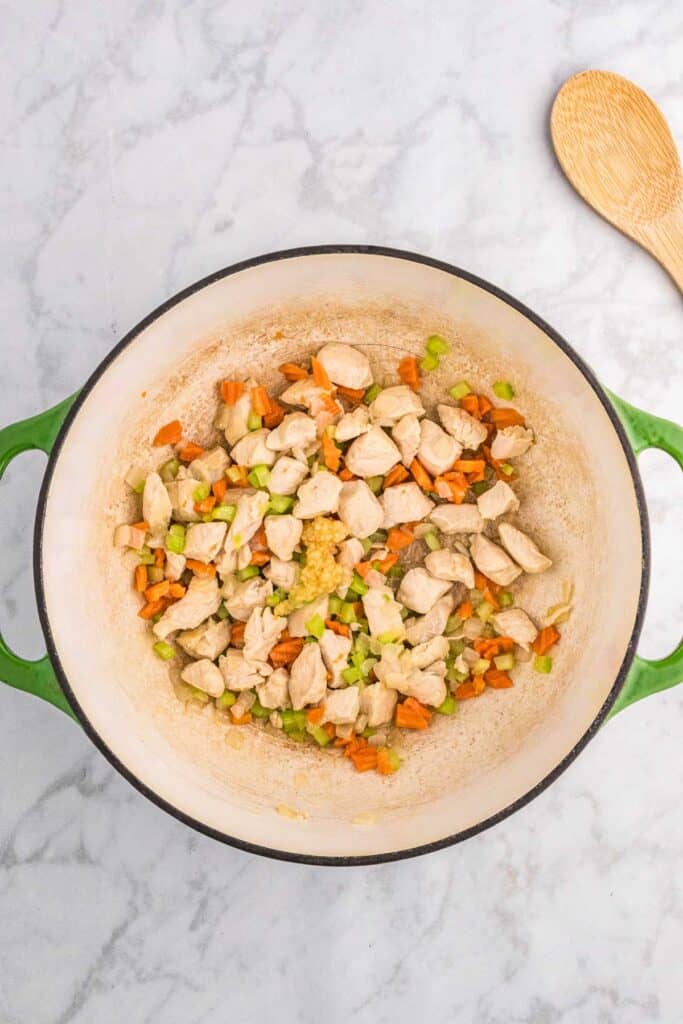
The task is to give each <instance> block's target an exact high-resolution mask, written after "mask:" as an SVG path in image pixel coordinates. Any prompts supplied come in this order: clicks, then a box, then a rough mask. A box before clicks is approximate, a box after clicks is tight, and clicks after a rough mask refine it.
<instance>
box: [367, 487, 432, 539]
mask: <svg viewBox="0 0 683 1024" xmlns="http://www.w3.org/2000/svg"><path fill="white" fill-rule="evenodd" d="M379 500H380V503H381V505H382V508H383V509H384V519H383V520H382V526H383V528H384V529H385V530H389V529H391V527H392V526H396V524H397V523H416V522H419V520H421V519H424V518H425V517H426V516H428V515H429V513H430V512H431V511H432V509H433V508H434V502H433V501H432V500H431V498H428V497H427V495H426V494H425V493H424V492H423V491H421V490H420V488H419V487H418V485H417V484H416V483H414V481H412V480H410V481H408V482H407V483H405V484H395V485H394V487H387V489H386V490H385V491H384V492H383V493H382V496H381V498H380V499H379Z"/></svg>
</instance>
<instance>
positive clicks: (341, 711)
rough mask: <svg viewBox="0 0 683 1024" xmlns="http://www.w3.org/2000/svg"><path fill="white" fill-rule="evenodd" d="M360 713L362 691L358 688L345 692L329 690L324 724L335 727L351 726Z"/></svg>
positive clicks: (349, 687)
mask: <svg viewBox="0 0 683 1024" xmlns="http://www.w3.org/2000/svg"><path fill="white" fill-rule="evenodd" d="M359 711H360V691H359V689H358V687H357V686H347V687H346V689H344V690H328V691H327V693H326V694H325V714H324V717H323V722H332V723H333V724H334V725H349V724H351V723H352V722H355V721H356V719H357V718H358V713H359Z"/></svg>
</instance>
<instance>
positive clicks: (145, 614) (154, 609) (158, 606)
mask: <svg viewBox="0 0 683 1024" xmlns="http://www.w3.org/2000/svg"><path fill="white" fill-rule="evenodd" d="M164 608H165V603H164V601H162V600H161V599H159V600H158V601H148V602H147V604H146V605H144V607H142V608H141V609H140V611H139V612H138V615H139V616H140V618H141V619H153V618H154V616H155V615H158V614H159V613H160V612H162V611H163V610H164Z"/></svg>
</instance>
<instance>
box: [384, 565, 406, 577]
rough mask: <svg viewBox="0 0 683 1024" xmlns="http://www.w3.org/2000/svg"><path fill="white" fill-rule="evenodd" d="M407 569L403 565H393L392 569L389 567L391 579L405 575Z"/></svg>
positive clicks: (388, 571) (388, 573)
mask: <svg viewBox="0 0 683 1024" xmlns="http://www.w3.org/2000/svg"><path fill="white" fill-rule="evenodd" d="M404 572H405V569H404V568H403V566H402V565H398V564H397V565H392V566H391V568H390V569H387V576H388V577H389V579H392V580H398V579H400V578H401V576H403V574H404Z"/></svg>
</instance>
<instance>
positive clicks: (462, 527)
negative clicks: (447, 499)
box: [429, 502, 484, 535]
mask: <svg viewBox="0 0 683 1024" xmlns="http://www.w3.org/2000/svg"><path fill="white" fill-rule="evenodd" d="M429 518H430V519H431V521H432V522H433V523H434V526H436V527H437V528H438V529H439V530H441V532H442V533H444V534H446V535H448V534H452V533H481V531H482V530H483V529H484V520H483V519H482V518H481V513H480V512H479V509H478V508H477V506H476V505H473V504H469V503H467V502H465V503H463V504H462V505H450V504H449V505H437V506H436V508H435V509H434V511H433V512H432V514H431V515H430V517H429Z"/></svg>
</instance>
